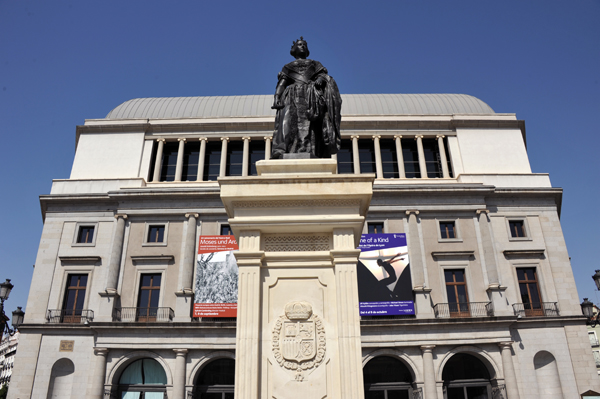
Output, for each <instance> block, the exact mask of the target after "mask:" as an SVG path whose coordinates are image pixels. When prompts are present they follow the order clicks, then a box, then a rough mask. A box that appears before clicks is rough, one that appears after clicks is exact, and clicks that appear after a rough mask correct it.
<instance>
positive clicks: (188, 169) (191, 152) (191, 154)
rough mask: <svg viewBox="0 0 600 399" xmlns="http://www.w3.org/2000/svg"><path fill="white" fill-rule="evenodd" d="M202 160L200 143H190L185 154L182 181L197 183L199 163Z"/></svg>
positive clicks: (186, 146) (186, 145) (187, 144)
mask: <svg viewBox="0 0 600 399" xmlns="http://www.w3.org/2000/svg"><path fill="white" fill-rule="evenodd" d="M199 159H200V142H199V141H196V142H188V143H186V144H185V150H184V152H183V168H182V170H181V180H182V181H196V179H197V178H198V161H199Z"/></svg>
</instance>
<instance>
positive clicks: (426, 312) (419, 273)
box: [406, 209, 433, 319]
mask: <svg viewBox="0 0 600 399" xmlns="http://www.w3.org/2000/svg"><path fill="white" fill-rule="evenodd" d="M406 215H407V216H408V238H409V241H408V245H409V252H410V274H411V276H412V283H413V291H414V293H415V305H416V309H415V311H416V313H417V318H418V319H423V318H431V317H433V309H432V307H431V300H430V298H429V293H430V292H431V289H430V288H427V287H426V286H425V265H424V264H423V254H422V249H421V237H420V235H419V220H418V215H419V211H417V210H415V209H411V210H408V211H406Z"/></svg>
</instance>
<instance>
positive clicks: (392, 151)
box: [379, 139, 400, 179]
mask: <svg viewBox="0 0 600 399" xmlns="http://www.w3.org/2000/svg"><path fill="white" fill-rule="evenodd" d="M379 148H380V150H381V166H382V167H383V170H382V172H383V178H384V179H397V178H398V177H400V172H398V156H397V155H396V144H395V142H394V140H393V139H381V140H379Z"/></svg>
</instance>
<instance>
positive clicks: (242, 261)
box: [234, 231, 265, 399]
mask: <svg viewBox="0 0 600 399" xmlns="http://www.w3.org/2000/svg"><path fill="white" fill-rule="evenodd" d="M238 245H239V248H240V251H239V252H235V253H234V255H235V258H236V260H237V265H238V287H239V288H238V289H239V292H240V293H242V294H240V295H243V299H242V297H240V299H242V300H239V301H238V311H237V312H238V313H237V321H238V322H237V328H236V338H235V353H236V361H235V392H234V396H235V397H236V398H239V399H255V398H257V397H259V386H258V384H259V369H260V364H261V360H262V359H260V356H259V348H260V338H261V332H262V321H261V318H260V310H261V304H262V300H261V284H262V283H261V279H260V267H261V265H262V259H263V257H264V255H265V253H264V252H263V251H260V231H243V232H241V233H240V235H239V237H238Z"/></svg>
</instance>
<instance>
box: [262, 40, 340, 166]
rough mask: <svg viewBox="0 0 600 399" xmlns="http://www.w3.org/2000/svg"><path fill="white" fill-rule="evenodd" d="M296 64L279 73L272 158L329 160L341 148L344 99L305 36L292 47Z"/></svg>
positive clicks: (290, 64)
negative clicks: (294, 156)
mask: <svg viewBox="0 0 600 399" xmlns="http://www.w3.org/2000/svg"><path fill="white" fill-rule="evenodd" d="M290 54H291V55H292V56H293V57H294V58H296V60H295V61H292V62H290V63H289V64H287V65H285V66H284V67H283V69H282V70H281V72H279V75H278V76H277V78H278V83H277V89H276V90H275V99H274V101H273V106H272V107H271V108H273V109H276V110H277V116H276V117H275V131H274V133H273V151H272V155H271V157H272V158H282V157H283V154H286V153H287V154H297V153H307V154H309V156H310V157H311V158H329V157H331V154H336V153H337V151H338V150H339V148H340V142H341V137H340V122H341V120H342V115H341V109H342V97H341V96H340V92H339V90H338V87H337V84H336V83H335V80H333V78H332V77H331V76H329V75H328V74H327V69H326V68H325V67H324V66H323V65H321V63H320V62H319V61H313V60H309V59H307V58H306V57H308V55H309V54H310V52H309V51H308V46H307V44H306V41H305V40H304V38H303V37H302V36H300V40H296V41H295V42H293V44H292V49H291V50H290Z"/></svg>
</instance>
